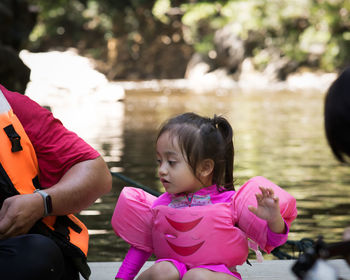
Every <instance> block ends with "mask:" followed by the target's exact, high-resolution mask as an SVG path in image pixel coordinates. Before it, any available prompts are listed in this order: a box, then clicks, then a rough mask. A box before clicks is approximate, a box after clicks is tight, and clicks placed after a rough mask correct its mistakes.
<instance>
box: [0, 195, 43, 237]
mask: <svg viewBox="0 0 350 280" xmlns="http://www.w3.org/2000/svg"><path fill="white" fill-rule="evenodd" d="M43 214H44V203H43V199H42V197H41V195H40V194H24V195H15V196H12V197H9V198H7V199H6V200H5V201H4V203H3V205H2V207H1V209H0V239H7V238H9V237H14V236H17V235H21V234H25V233H27V232H28V231H29V230H30V229H31V228H32V226H33V225H34V224H35V223H36V221H38V220H39V219H40V218H41V217H42V216H43Z"/></svg>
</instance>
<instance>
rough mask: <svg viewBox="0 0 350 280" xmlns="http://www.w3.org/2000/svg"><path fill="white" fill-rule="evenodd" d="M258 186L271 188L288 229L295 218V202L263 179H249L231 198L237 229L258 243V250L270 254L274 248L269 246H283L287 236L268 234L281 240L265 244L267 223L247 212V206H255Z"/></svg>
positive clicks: (281, 190)
mask: <svg viewBox="0 0 350 280" xmlns="http://www.w3.org/2000/svg"><path fill="white" fill-rule="evenodd" d="M259 186H264V187H270V188H272V189H273V191H274V193H275V195H276V196H278V197H279V204H280V211H281V215H282V217H283V219H284V221H285V222H286V224H287V225H288V228H289V227H290V225H291V223H292V221H294V219H295V218H296V216H297V209H296V200H295V198H294V197H292V196H291V195H290V194H289V193H287V192H286V191H285V190H283V189H282V188H280V187H278V186H277V185H276V184H274V183H273V182H271V181H269V180H267V179H266V178H264V177H254V178H252V179H250V180H249V181H248V182H246V183H245V184H244V185H243V186H242V187H240V189H239V190H238V192H237V193H236V195H235V196H234V197H233V204H232V206H233V213H234V216H235V219H236V220H237V225H238V227H239V228H240V229H242V230H243V231H244V232H245V233H246V234H247V236H248V237H249V238H251V239H252V240H254V241H255V242H256V243H258V245H259V246H260V248H262V249H263V250H264V251H266V252H267V253H270V252H271V251H272V250H273V248H274V247H273V246H271V244H276V243H279V245H281V244H283V243H284V242H285V241H286V240H287V238H288V235H287V234H276V233H275V234H271V232H270V234H269V236H270V238H272V239H274V238H282V240H281V241H280V242H277V241H276V240H271V241H270V242H267V237H268V227H267V222H266V221H265V220H262V219H260V218H258V217H256V216H255V215H254V214H253V213H252V212H250V211H249V210H248V207H247V206H249V205H253V206H255V207H256V206H257V202H256V198H255V194H256V193H259V192H260V189H259Z"/></svg>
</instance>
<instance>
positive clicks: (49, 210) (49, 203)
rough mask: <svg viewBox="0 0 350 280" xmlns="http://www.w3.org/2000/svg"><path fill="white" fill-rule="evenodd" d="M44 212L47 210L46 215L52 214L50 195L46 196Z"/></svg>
mask: <svg viewBox="0 0 350 280" xmlns="http://www.w3.org/2000/svg"><path fill="white" fill-rule="evenodd" d="M46 210H47V214H51V212H52V202H51V196H50V195H47V196H46Z"/></svg>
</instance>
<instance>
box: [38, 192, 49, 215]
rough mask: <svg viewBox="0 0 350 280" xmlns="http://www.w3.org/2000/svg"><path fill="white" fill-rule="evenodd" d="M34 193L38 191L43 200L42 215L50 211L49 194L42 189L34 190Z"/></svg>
mask: <svg viewBox="0 0 350 280" xmlns="http://www.w3.org/2000/svg"><path fill="white" fill-rule="evenodd" d="M34 193H39V194H40V195H41V197H42V198H43V201H44V211H45V212H44V217H46V216H48V215H50V214H51V213H52V201H51V196H50V195H49V194H48V193H47V192H45V191H43V190H38V189H37V190H35V191H34Z"/></svg>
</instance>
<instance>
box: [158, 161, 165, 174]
mask: <svg viewBox="0 0 350 280" xmlns="http://www.w3.org/2000/svg"><path fill="white" fill-rule="evenodd" d="M158 174H159V176H164V175H166V174H167V169H166V168H165V166H164V164H161V165H160V166H159V167H158Z"/></svg>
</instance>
